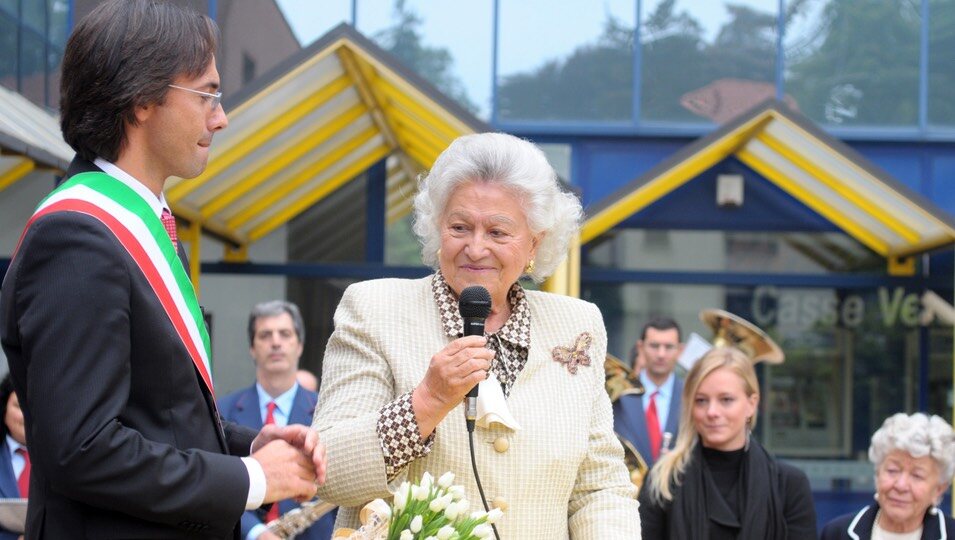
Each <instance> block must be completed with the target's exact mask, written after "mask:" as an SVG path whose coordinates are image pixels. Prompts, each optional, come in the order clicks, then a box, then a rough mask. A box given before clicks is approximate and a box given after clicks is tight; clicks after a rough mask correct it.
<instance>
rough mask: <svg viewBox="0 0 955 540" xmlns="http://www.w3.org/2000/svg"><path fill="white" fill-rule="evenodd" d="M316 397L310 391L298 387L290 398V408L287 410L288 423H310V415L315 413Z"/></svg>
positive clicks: (308, 424) (307, 424)
mask: <svg viewBox="0 0 955 540" xmlns="http://www.w3.org/2000/svg"><path fill="white" fill-rule="evenodd" d="M316 401H317V399H316V398H315V396H314V394H312V393H311V392H306V391H305V389H303V388H302V387H299V388H298V390H296V391H295V398H294V399H293V400H292V410H291V411H290V412H289V419H288V423H289V424H302V425H306V426H310V425H312V415H313V414H315V403H316Z"/></svg>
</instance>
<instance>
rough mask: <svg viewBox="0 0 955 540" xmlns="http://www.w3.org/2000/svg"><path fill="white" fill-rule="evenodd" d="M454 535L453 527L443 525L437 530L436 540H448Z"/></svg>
mask: <svg viewBox="0 0 955 540" xmlns="http://www.w3.org/2000/svg"><path fill="white" fill-rule="evenodd" d="M454 533H455V530H454V527H452V526H450V525H445V526H444V527H441V528H440V529H438V540H448V538H451V535H453V534H454Z"/></svg>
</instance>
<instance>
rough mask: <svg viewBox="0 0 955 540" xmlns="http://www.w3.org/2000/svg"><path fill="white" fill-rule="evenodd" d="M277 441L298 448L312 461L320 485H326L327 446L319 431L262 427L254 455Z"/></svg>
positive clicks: (288, 427) (293, 426) (305, 428)
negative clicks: (322, 440)
mask: <svg viewBox="0 0 955 540" xmlns="http://www.w3.org/2000/svg"><path fill="white" fill-rule="evenodd" d="M275 440H282V441H285V442H287V443H288V444H290V445H292V446H294V447H295V448H298V449H299V450H300V451H301V452H302V455H303V456H305V458H306V459H309V460H311V462H312V467H314V468H315V481H316V482H317V483H318V485H322V484H324V483H325V445H324V444H322V442H321V441H320V440H319V439H318V432H317V431H315V430H313V429H311V428H309V427H308V426H303V425H302V424H289V425H287V426H285V427H278V426H276V425H274V424H270V425H266V426H262V431H259V434H258V436H256V437H255V440H253V441H252V453H253V454H254V453H255V452H257V451H258V450H259V449H260V448H262V447H263V446H265V445H266V444H268V443H269V442H272V441H275ZM306 500H307V499H306Z"/></svg>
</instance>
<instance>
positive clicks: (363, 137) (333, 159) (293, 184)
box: [226, 126, 378, 240]
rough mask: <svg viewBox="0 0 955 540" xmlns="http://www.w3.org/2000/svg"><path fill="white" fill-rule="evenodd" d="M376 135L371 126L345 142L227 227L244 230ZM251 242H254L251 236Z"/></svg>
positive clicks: (266, 194)
mask: <svg viewBox="0 0 955 540" xmlns="http://www.w3.org/2000/svg"><path fill="white" fill-rule="evenodd" d="M376 135H378V128H376V127H374V126H370V127H368V128H366V129H365V130H363V131H362V132H360V133H358V134H357V135H355V136H354V137H352V138H351V139H348V140H347V141H344V142H343V143H342V144H340V145H338V146H337V147H335V148H334V149H332V150H330V151H329V152H328V153H327V154H325V155H323V156H321V157H319V158H318V160H316V161H315V162H313V163H312V164H311V165H309V166H307V167H305V168H304V169H302V170H301V171H299V172H298V173H296V174H294V175H293V176H292V177H291V178H289V179H288V180H286V181H284V182H283V183H282V185H281V186H279V187H277V188H276V189H273V190H269V191H268V192H267V193H265V195H263V196H262V197H260V198H258V199H256V200H254V201H253V202H252V203H251V204H249V205H247V206H246V207H245V208H243V209H242V210H240V211H239V212H237V213H236V214H235V215H233V216H232V217H230V218H229V219H228V220H226V225H227V226H228V227H230V228H233V229H241V228H243V226H244V225H246V224H247V223H248V222H250V221H252V220H253V219H254V218H255V217H256V216H258V215H259V214H262V213H264V212H266V211H267V210H268V209H270V208H272V207H274V206H275V205H277V204H279V203H280V202H281V201H282V199H284V198H286V197H288V196H289V195H290V194H291V193H292V192H293V191H296V190H297V189H299V188H301V187H302V186H304V185H305V184H307V183H308V182H309V181H311V180H312V179H314V178H315V177H316V176H318V175H320V174H321V173H322V171H324V170H325V169H326V168H328V167H330V166H332V165H333V164H335V163H338V162H339V161H341V160H343V159H345V156H347V155H349V154H351V153H352V152H354V151H355V150H357V149H358V148H360V147H361V146H362V145H363V144H365V143H367V142H368V141H369V140H371V139H372V138H373V137H375V136H376ZM250 240H254V239H253V238H252V237H251V235H250Z"/></svg>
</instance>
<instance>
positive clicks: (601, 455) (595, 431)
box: [568, 304, 640, 540]
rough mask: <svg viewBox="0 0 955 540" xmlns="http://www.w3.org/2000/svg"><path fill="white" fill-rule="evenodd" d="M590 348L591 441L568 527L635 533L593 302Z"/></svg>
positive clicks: (636, 521)
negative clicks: (604, 372) (615, 432)
mask: <svg viewBox="0 0 955 540" xmlns="http://www.w3.org/2000/svg"><path fill="white" fill-rule="evenodd" d="M588 305H589V307H591V308H592V312H591V317H593V321H594V330H595V332H594V337H595V339H594V347H593V349H592V356H591V366H592V369H589V370H586V371H585V372H583V373H588V374H589V375H590V376H591V377H592V384H593V394H592V395H593V397H594V398H593V402H592V407H591V409H590V412H589V414H590V418H591V425H590V426H591V427H590V444H589V448H588V451H587V455H586V457H585V458H584V461H583V462H582V463H581V465H580V468H579V469H578V472H577V479H576V482H575V484H574V489H573V492H572V493H571V496H570V501H569V508H568V513H569V527H570V532H571V537H572V538H574V539H575V540H582V539H594V540H603V539H607V538H620V539H621V540H624V539H632V538H639V537H640V512H639V510H638V505H637V501H636V488H635V487H634V485H633V483H632V482H630V475H629V474H628V473H627V467H626V465H624V461H623V448H622V447H621V446H620V442H619V441H618V440H617V437H616V435H614V432H613V411H612V408H611V405H610V397H609V396H608V395H607V391H606V390H605V389H604V374H603V361H604V358H605V357H606V356H607V331H606V329H605V328H604V325H603V319H602V318H601V316H600V311H599V310H598V309H597V307H596V306H594V305H593V304H588Z"/></svg>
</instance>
